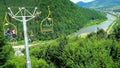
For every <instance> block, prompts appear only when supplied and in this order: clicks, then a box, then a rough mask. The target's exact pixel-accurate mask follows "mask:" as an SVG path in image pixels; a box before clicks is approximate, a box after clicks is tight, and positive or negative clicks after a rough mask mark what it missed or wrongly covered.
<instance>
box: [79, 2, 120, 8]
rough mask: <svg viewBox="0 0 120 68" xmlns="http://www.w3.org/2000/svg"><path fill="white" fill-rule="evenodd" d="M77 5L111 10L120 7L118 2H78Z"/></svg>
mask: <svg viewBox="0 0 120 68" xmlns="http://www.w3.org/2000/svg"><path fill="white" fill-rule="evenodd" d="M77 5H79V6H83V7H90V8H113V7H116V6H120V0H95V1H92V2H88V3H83V2H78V3H77Z"/></svg>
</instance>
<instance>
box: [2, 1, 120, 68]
mask: <svg viewBox="0 0 120 68" xmlns="http://www.w3.org/2000/svg"><path fill="white" fill-rule="evenodd" d="M13 6H15V7H19V6H22V7H23V6H27V7H31V6H32V7H36V6H37V7H38V10H39V11H41V12H42V13H41V15H40V16H39V17H38V18H36V19H33V20H31V21H29V22H28V23H27V26H28V36H29V35H30V34H31V33H33V34H34V39H35V41H34V42H37V45H36V46H33V47H30V48H29V53H30V59H31V65H32V68H119V67H120V46H119V44H120V27H119V26H120V18H117V21H116V24H115V25H114V27H113V29H112V31H111V34H107V33H106V32H105V31H104V30H103V29H98V31H97V32H92V33H90V34H88V35H87V37H85V38H82V37H79V36H73V37H68V35H69V34H71V33H73V32H75V31H77V30H79V29H80V28H82V27H86V26H90V25H93V24H98V23H100V22H102V21H104V20H106V14H104V13H102V12H99V11H95V10H91V9H87V8H82V7H78V6H77V5H75V4H74V3H72V2H70V0H21V1H20V0H1V1H0V12H1V13H0V24H1V25H0V68H26V56H25V55H24V56H14V54H15V50H14V49H13V48H12V46H11V45H10V44H9V42H8V39H6V37H5V35H4V30H5V29H4V28H3V25H4V17H5V14H6V12H7V11H8V9H7V7H13ZM48 6H49V7H50V10H51V16H50V17H51V18H53V23H54V26H53V31H54V32H45V33H44V32H41V31H40V23H41V21H42V20H43V19H44V18H45V17H47V15H48ZM7 18H8V21H9V22H11V23H13V24H14V25H15V26H16V27H17V31H18V34H17V41H18V42H19V41H21V40H23V38H24V36H23V32H22V31H23V28H22V23H21V22H18V21H16V20H14V19H11V18H9V17H7ZM8 27H11V28H14V26H8ZM41 41H43V42H44V44H42V43H41ZM22 53H24V54H25V49H22Z"/></svg>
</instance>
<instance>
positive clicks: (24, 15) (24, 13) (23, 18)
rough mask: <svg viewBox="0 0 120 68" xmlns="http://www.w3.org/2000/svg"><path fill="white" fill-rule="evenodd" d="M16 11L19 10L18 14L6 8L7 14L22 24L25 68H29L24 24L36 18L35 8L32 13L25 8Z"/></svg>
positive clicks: (29, 62)
mask: <svg viewBox="0 0 120 68" xmlns="http://www.w3.org/2000/svg"><path fill="white" fill-rule="evenodd" d="M18 9H19V10H18V12H16V13H13V11H12V10H11V8H10V7H8V10H9V13H8V14H9V15H10V16H11V17H12V18H14V19H15V20H18V21H20V22H23V30H24V42H25V51H26V67H27V68H31V61H30V56H29V46H28V37H27V26H26V22H27V21H29V20H31V19H33V18H35V17H36V14H37V13H36V10H37V7H35V8H34V11H33V12H32V13H31V12H30V11H28V10H27V9H26V8H25V7H19V8H18Z"/></svg>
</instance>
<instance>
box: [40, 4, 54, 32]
mask: <svg viewBox="0 0 120 68" xmlns="http://www.w3.org/2000/svg"><path fill="white" fill-rule="evenodd" d="M40 30H41V32H42V33H43V32H54V31H53V18H52V17H51V11H50V8H49V6H48V16H47V17H46V18H45V19H43V20H42V21H41V24H40Z"/></svg>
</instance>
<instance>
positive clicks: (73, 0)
mask: <svg viewBox="0 0 120 68" xmlns="http://www.w3.org/2000/svg"><path fill="white" fill-rule="evenodd" d="M71 1H72V2H74V3H76V2H79V1H83V2H90V1H93V0H71Z"/></svg>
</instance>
